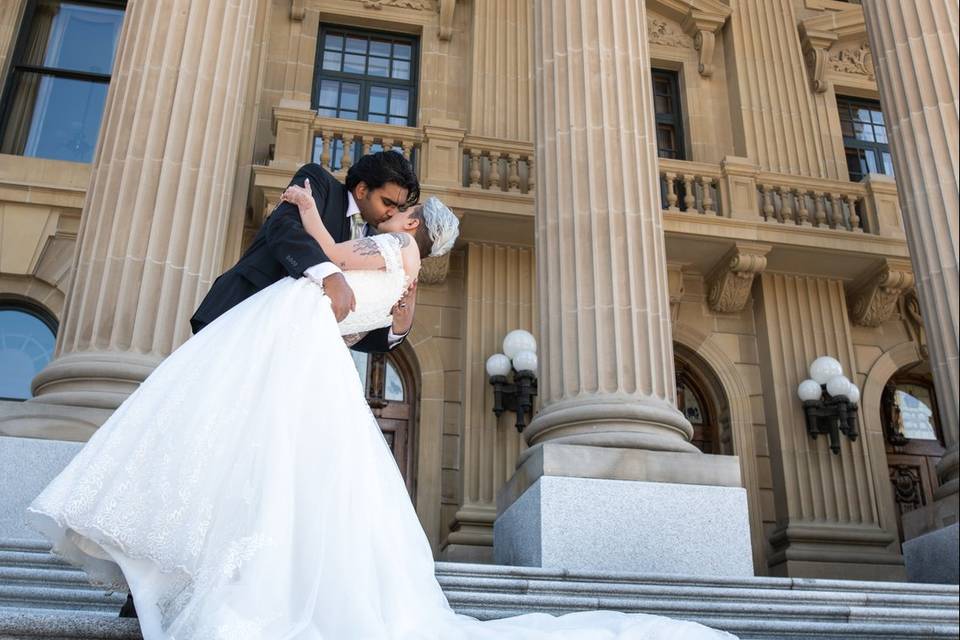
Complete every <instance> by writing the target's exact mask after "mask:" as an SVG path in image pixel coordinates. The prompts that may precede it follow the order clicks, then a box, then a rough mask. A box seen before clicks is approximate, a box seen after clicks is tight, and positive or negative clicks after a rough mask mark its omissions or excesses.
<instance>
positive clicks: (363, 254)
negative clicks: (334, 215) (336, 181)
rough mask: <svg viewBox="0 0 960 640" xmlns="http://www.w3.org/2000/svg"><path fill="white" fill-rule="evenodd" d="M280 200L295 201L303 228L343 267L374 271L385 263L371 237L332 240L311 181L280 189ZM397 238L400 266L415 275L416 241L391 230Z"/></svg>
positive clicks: (416, 270) (334, 261) (331, 259)
mask: <svg viewBox="0 0 960 640" xmlns="http://www.w3.org/2000/svg"><path fill="white" fill-rule="evenodd" d="M281 200H284V201H286V202H291V203H293V204H295V205H297V209H298V210H299V211H300V219H301V220H302V222H303V228H304V230H305V231H306V232H307V233H309V234H310V235H311V236H312V237H313V239H314V240H316V241H317V244H319V245H320V248H321V249H323V252H324V253H325V254H327V257H328V258H330V261H331V262H333V263H334V264H336V265H337V266H338V267H340V268H341V269H344V270H357V271H374V270H377V269H383V268H384V267H385V264H384V260H383V256H382V255H380V250H379V249H378V248H377V243H376V242H375V241H374V240H373V239H372V238H358V239H356V240H348V241H346V242H340V243H337V242H334V241H333V236H331V235H330V232H329V231H327V227H326V226H324V224H323V220H322V219H321V218H320V212H319V211H317V205H316V202H314V200H313V196H312V195H311V192H310V181H309V180H307V181H306V182H305V184H304V186H303V187H298V186H297V185H291V186H290V187H288V188H287V190H286V191H284V192H283V196H281ZM392 235H393V236H394V237H395V238H396V239H397V240H398V241H399V242H400V253H401V255H402V256H403V268H404V270H405V271H406V272H407V275H409V276H410V278H411V279H414V278H416V277H417V274H418V273H419V271H420V253H419V248H418V247H417V243H416V242H414V241H413V237H412V236H411V235H410V234H407V233H394V234H392Z"/></svg>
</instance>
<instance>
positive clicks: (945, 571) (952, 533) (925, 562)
mask: <svg viewBox="0 0 960 640" xmlns="http://www.w3.org/2000/svg"><path fill="white" fill-rule="evenodd" d="M903 558H904V562H905V563H906V565H907V579H908V580H910V582H925V583H934V584H960V524H952V525H950V526H948V527H944V528H943V529H937V530H936V531H931V532H930V533H925V534H923V535H922V536H918V537H916V538H914V539H912V540H907V541H906V542H904V543H903Z"/></svg>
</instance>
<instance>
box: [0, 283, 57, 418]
mask: <svg viewBox="0 0 960 640" xmlns="http://www.w3.org/2000/svg"><path fill="white" fill-rule="evenodd" d="M56 335H57V323H56V320H54V318H53V316H52V315H51V314H50V313H49V312H47V311H46V310H45V309H44V308H43V307H41V306H40V305H37V304H34V303H31V302H28V301H26V300H4V299H0V399H3V400H26V399H28V398H30V397H31V396H32V394H31V393H30V382H31V380H33V378H34V376H36V375H37V374H38V373H40V370H41V369H43V368H44V367H45V366H46V365H47V363H48V362H50V359H51V358H52V357H53V347H54V344H55V343H56Z"/></svg>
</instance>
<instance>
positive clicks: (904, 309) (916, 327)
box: [900, 289, 930, 359]
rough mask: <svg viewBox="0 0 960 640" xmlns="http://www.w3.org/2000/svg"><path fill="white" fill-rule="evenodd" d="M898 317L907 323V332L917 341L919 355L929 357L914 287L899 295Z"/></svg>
mask: <svg viewBox="0 0 960 640" xmlns="http://www.w3.org/2000/svg"><path fill="white" fill-rule="evenodd" d="M900 317H901V318H902V319H903V322H904V324H906V325H907V332H908V333H909V334H910V337H911V338H913V341H914V342H915V343H917V348H918V350H919V351H920V356H921V357H923V358H924V359H927V358H929V357H930V350H929V347H927V332H926V329H924V328H923V315H922V314H921V312H920V299H919V298H918V297H917V290H916V289H909V290H908V291H906V292H905V293H904V294H903V295H902V296H900Z"/></svg>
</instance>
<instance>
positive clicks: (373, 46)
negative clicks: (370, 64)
mask: <svg viewBox="0 0 960 640" xmlns="http://www.w3.org/2000/svg"><path fill="white" fill-rule="evenodd" d="M370 55H372V56H382V57H384V58H389V57H390V43H389V42H386V41H383V40H371V41H370Z"/></svg>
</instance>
